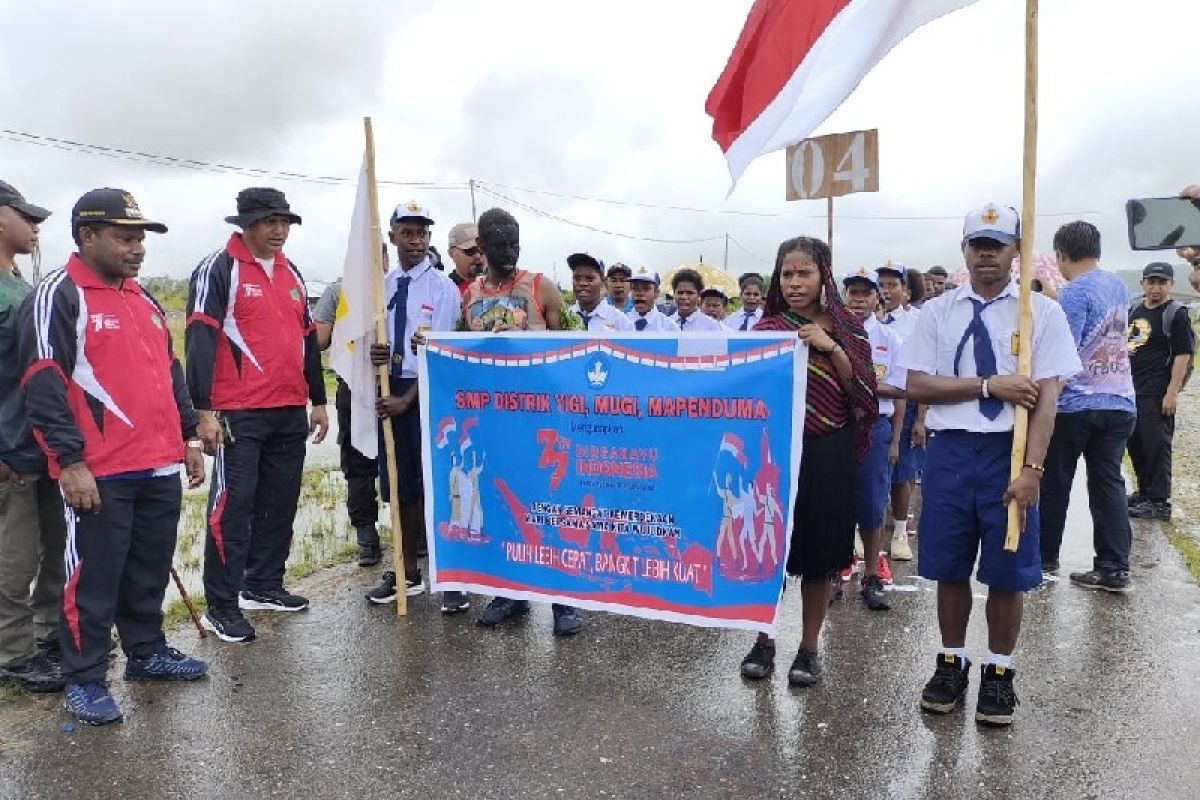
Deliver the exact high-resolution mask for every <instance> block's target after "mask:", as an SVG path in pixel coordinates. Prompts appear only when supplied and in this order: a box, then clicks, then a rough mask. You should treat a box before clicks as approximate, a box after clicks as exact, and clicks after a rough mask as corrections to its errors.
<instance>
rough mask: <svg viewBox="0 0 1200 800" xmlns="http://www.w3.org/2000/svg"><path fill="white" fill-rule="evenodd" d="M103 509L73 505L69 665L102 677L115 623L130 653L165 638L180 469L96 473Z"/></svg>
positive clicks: (63, 633)
mask: <svg viewBox="0 0 1200 800" xmlns="http://www.w3.org/2000/svg"><path fill="white" fill-rule="evenodd" d="M96 485H97V487H98V488H99V490H100V503H101V505H100V513H99V514H76V513H75V512H74V511H72V510H70V509H68V510H67V556H66V561H67V585H66V589H65V590H64V591H63V605H62V621H61V622H60V639H61V641H62V653H63V673H64V675H65V677H66V679H67V682H68V683H84V682H87V681H102V680H104V676H105V673H106V672H108V648H109V644H110V639H109V636H110V632H111V631H112V627H113V624H114V623H115V624H116V626H117V632H118V633H119V634H120V636H121V648H122V649H123V650H124V651H125V654H126V655H134V656H140V655H144V654H146V653H148V652H149V651H151V650H153V649H154V647H155V646H156V645H158V644H160V643H162V642H163V641H165V639H164V637H163V631H162V606H163V596H164V594H165V593H166V591H167V580H168V579H169V577H170V573H171V559H172V557H173V556H174V554H175V535H176V531H177V528H178V525H179V506H180V502H181V500H182V495H183V487H182V485H181V483H180V480H179V476H178V475H168V476H164V477H161V478H137V479H118V480H98V481H97V482H96Z"/></svg>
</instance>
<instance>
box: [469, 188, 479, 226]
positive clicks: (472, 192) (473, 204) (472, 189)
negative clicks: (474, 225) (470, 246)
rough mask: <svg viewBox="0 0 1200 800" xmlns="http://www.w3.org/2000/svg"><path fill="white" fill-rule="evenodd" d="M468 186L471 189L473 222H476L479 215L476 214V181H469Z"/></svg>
mask: <svg viewBox="0 0 1200 800" xmlns="http://www.w3.org/2000/svg"><path fill="white" fill-rule="evenodd" d="M467 186H468V187H470V189H471V221H472V222H476V221H478V219H479V215H478V214H476V213H475V179H474V178H471V179H470V180H468V181H467Z"/></svg>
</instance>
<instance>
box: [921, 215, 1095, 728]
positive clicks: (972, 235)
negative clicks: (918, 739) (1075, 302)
mask: <svg viewBox="0 0 1200 800" xmlns="http://www.w3.org/2000/svg"><path fill="white" fill-rule="evenodd" d="M1020 247H1021V225H1020V217H1019V216H1018V214H1017V212H1016V211H1014V210H1013V209H1011V208H1003V207H1001V206H997V205H995V204H992V203H989V204H988V205H986V206H983V207H982V208H980V209H978V210H976V211H973V212H971V213H970V214H968V215H967V217H966V222H965V224H964V227H963V239H962V251H963V257H964V259H965V260H966V265H967V270H968V272H969V273H970V276H971V277H970V281H969V282H968V283H967V284H966V285H964V286H962V287H961V288H959V289H955V290H954V291H951V292H946V293H945V294H943V295H942V296H941V297H939V298H937V299H935V300H933V301H932V302H930V303H929V304H928V305H926V306H925V309H924V310H923V312H922V313H921V316H920V319H919V320H918V321H917V324H916V327H915V328H914V330H913V333H912V335H911V336H909V337H908V339H906V340H905V341H904V345H903V347H902V348H901V356H900V366H901V367H902V368H905V369H907V370H908V387H907V390H908V396H909V399H910V400H913V401H916V402H918V403H925V404H928V405H929V406H930V408H929V416H928V423H929V428H930V430H931V431H932V432H933V433H932V436H931V437H930V440H929V441H930V443H929V451H928V454H927V456H926V461H925V474H924V482H923V485H922V488H923V490H924V492H925V507H924V509H923V511H922V514H921V522H920V536H919V537H918V539H917V544H918V560H917V571H918V573H919V574H920V575H921V576H922V577H924V578H927V579H929V580H933V581H937V586H938V589H937V591H938V602H937V608H938V623H939V627H940V629H941V637H942V647H941V651H940V652H939V653H938V655H937V668H936V671H935V672H934V674H933V677H932V678H931V679H930V680H929V682H928V683H927V684H926V685H925V689H924V691H923V693H922V695H921V708H922V709H923V710H925V711H928V712H932V713H936V714H947V713H950V712H951V711H953V710H954V709H955V708H957V707H958V705H959V704H960V703H961V702H962V699H963V697H964V695H965V694H966V691H967V685H968V683H969V680H970V666H971V662H970V660H969V659H968V658H967V654H966V635H967V623H968V621H969V619H970V616H971V602H972V601H971V597H972V595H971V574H972V572H976V569H975V568H976V563H977V562H978V571H977V572H976V575H975V577H976V579H977V580H978V581H979V582H980V583H983V584H985V585H986V586H987V587H988V599H987V623H988V624H987V628H988V655H987V660H986V662H985V663H984V665H983V666H982V668H981V675H980V678H981V680H980V687H979V700H978V703H977V705H976V708H975V721H976V722H978V723H980V724H984V725H1008V724H1011V722H1012V720H1013V714H1014V711H1015V709H1016V704H1017V696H1016V691H1015V689H1014V688H1013V675H1014V670H1013V669H1012V653H1013V650H1014V649H1015V648H1016V644H1017V637H1018V635H1019V634H1020V630H1021V611H1022V605H1023V594H1024V593H1025V592H1028V591H1030V590H1032V589H1036V588H1037V587H1038V586H1040V585H1041V583H1042V562H1041V547H1040V543H1039V516H1038V492H1039V486H1040V483H1041V476H1042V473H1043V472H1044V467H1043V464H1044V463H1045V458H1046V450H1047V447H1048V446H1049V444H1050V436H1051V433H1052V432H1053V430H1054V416H1055V412H1056V408H1057V402H1058V393H1059V386H1060V381H1063V380H1066V379H1068V378H1070V377H1072V376H1074V375H1075V374H1076V373H1078V372H1079V370H1080V368H1081V366H1080V362H1079V355H1078V353H1076V351H1075V341H1074V339H1073V338H1072V336H1071V329H1070V327H1069V326H1068V324H1067V319H1066V316H1065V315H1064V313H1063V310H1062V308H1061V307H1060V306H1059V305H1058V304H1057V303H1055V302H1054V301H1053V300H1050V299H1049V298H1047V297H1044V296H1042V295H1039V294H1034V295H1033V298H1032V299H1033V337H1032V339H1033V340H1032V341H1031V342H1030V346H1031V349H1032V354H1033V369H1032V377H1029V378H1027V377H1023V376H1021V375H1018V374H1016V373H1017V352H1016V348H1015V347H1013V346H1012V345H1013V343H1014V342H1015V338H1014V337H1015V333H1016V331H1017V324H1018V313H1017V310H1018V304H1019V290H1018V287H1017V283H1016V282H1015V281H1013V280H1012V277H1011V274H1010V265H1011V264H1012V261H1013V258H1014V257H1015V256H1016V255H1017V253H1018V252H1019V251H1020ZM1018 405H1020V406H1022V407H1024V408H1026V409H1028V410H1029V412H1030V415H1029V433H1028V439H1027V442H1026V447H1025V457H1024V468H1023V469H1022V470H1021V473H1020V475H1019V476H1018V477H1017V478H1016V480H1011V481H1010V478H1009V466H1010V459H1011V453H1012V443H1013V421H1014V418H1015V407H1016V406H1018ZM1014 500H1015V501H1016V503H1017V505H1018V506H1019V507H1020V509H1021V516H1022V518H1023V526H1022V527H1023V531H1022V533H1021V538H1020V543H1019V546H1018V548H1017V552H1016V553H1008V552H1006V551H1005V550H1004V539H1005V533H1006V531H1007V527H1008V513H1007V507H1008V503H1009V502H1010V501H1014Z"/></svg>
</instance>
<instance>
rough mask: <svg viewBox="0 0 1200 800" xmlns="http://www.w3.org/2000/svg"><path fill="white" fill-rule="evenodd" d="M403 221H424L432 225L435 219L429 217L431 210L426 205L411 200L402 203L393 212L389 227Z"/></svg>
mask: <svg viewBox="0 0 1200 800" xmlns="http://www.w3.org/2000/svg"><path fill="white" fill-rule="evenodd" d="M402 219H417V220H422V221H423V222H424V223H425V224H426V225H432V224H434V223H433V217H431V216H429V209H428V208H426V206H425V204H424V203H421V202H419V201H417V200H409V201H408V202H407V203H401V204H400V205H398V206H396V210H395V211H393V212H392V218H391V219H390V220H389V221H388V224H389V225H395V224H396V223H397V222H399V221H400V220H402Z"/></svg>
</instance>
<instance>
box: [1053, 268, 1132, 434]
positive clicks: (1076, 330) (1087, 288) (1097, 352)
mask: <svg viewBox="0 0 1200 800" xmlns="http://www.w3.org/2000/svg"><path fill="white" fill-rule="evenodd" d="M1058 301H1059V303H1060V304H1061V305H1062V308H1063V311H1064V312H1065V313H1066V315H1067V324H1068V325H1070V327H1071V335H1072V336H1074V337H1075V346H1076V347H1077V348H1079V360H1080V361H1081V362H1082V363H1083V370H1082V371H1081V372H1079V373H1078V374H1077V375H1075V376H1074V377H1073V378H1071V380H1070V381H1068V382H1067V385H1066V386H1065V387H1064V388H1063V391H1062V394H1061V395H1060V396H1059V398H1058V410H1059V413H1062V414H1070V413H1075V412H1079V411H1129V412H1133V411H1134V410H1135V408H1136V404H1135V401H1134V391H1133V375H1132V373H1131V372H1130V370H1129V348H1128V346H1127V343H1126V329H1127V326H1128V324H1129V293H1128V291H1127V290H1126V289H1125V284H1124V283H1123V282H1122V281H1121V279H1120V278H1118V277H1117V276H1116V275H1113V274H1112V273H1111V272H1104V271H1102V270H1099V269H1094V270H1091V271H1090V272H1085V273H1084V274H1083V275H1080V276H1079V277H1078V278H1076V279H1075V280H1073V281H1071V282H1070V283H1068V284H1067V285H1066V286H1065V287H1064V288H1063V289H1062V291H1061V292H1059V295H1058Z"/></svg>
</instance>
